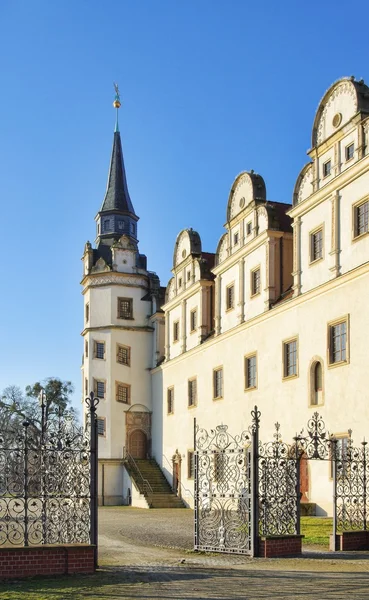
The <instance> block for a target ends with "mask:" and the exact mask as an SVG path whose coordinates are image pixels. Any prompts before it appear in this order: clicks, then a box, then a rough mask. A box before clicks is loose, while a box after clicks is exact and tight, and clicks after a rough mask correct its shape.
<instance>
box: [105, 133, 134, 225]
mask: <svg viewBox="0 0 369 600" xmlns="http://www.w3.org/2000/svg"><path fill="white" fill-rule="evenodd" d="M112 210H117V211H119V212H125V213H131V214H132V215H136V213H135V211H134V208H133V204H132V202H131V198H130V196H129V192H128V186H127V178H126V171H125V168H124V160H123V150H122V142H121V139H120V133H119V131H117V128H116V131H115V132H114V141H113V151H112V154H111V161H110V169H109V177H108V185H107V188H106V193H105V198H104V202H103V203H102V206H101V209H100V212H106V211H112Z"/></svg>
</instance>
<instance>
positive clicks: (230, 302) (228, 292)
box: [226, 283, 234, 310]
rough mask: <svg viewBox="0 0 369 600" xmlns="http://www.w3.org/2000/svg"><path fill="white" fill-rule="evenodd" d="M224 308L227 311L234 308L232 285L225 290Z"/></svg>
mask: <svg viewBox="0 0 369 600" xmlns="http://www.w3.org/2000/svg"><path fill="white" fill-rule="evenodd" d="M226 307H227V310H231V309H232V308H234V284H233V283H232V285H229V286H228V287H227V288H226Z"/></svg>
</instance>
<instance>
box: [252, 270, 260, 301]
mask: <svg viewBox="0 0 369 600" xmlns="http://www.w3.org/2000/svg"><path fill="white" fill-rule="evenodd" d="M258 271H259V279H258V281H259V283H258V289H257V290H256V291H255V280H254V273H257V272H258ZM259 294H261V265H257V267H254V268H253V269H251V271H250V298H255V296H258V295H259Z"/></svg>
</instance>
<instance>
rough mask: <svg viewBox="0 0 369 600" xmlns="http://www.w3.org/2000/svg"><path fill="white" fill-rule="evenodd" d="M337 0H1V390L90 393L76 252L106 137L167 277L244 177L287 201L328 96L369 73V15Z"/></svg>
mask: <svg viewBox="0 0 369 600" xmlns="http://www.w3.org/2000/svg"><path fill="white" fill-rule="evenodd" d="M349 8H350V5H348V4H347V2H343V1H341V0H335V1H333V0H327V1H326V2H320V1H318V0H312V1H310V2H309V3H306V2H298V1H296V0H294V1H292V0H285V1H283V0H282V1H281V2H279V3H278V2H275V1H273V0H265V1H262V0H261V1H259V2H250V1H247V0H222V1H220V0H186V2H183V1H182V2H181V1H179V0H136V1H135V2H132V1H128V0H120V1H118V2H115V3H107V2H102V1H97V0H73V1H72V0H63V1H62V2H50V1H48V0H39V1H36V0H23V1H20V0H0V74H1V94H0V114H1V121H0V123H1V135H0V202H1V210H2V214H1V223H2V228H1V234H2V240H1V241H2V253H1V260H0V271H1V282H2V285H1V294H0V330H1V333H2V343H1V345H0V390H2V389H3V388H4V387H5V386H7V385H10V384H16V385H19V386H21V387H24V386H25V385H27V384H28V383H32V382H34V381H37V380H40V379H43V378H45V377H48V376H58V377H61V378H63V379H70V380H72V381H73V383H74V384H75V387H76V393H75V402H76V404H77V405H78V403H79V400H80V394H81V385H80V384H81V374H80V363H81V355H82V339H81V338H80V331H81V330H82V326H83V311H82V297H81V294H80V285H79V282H80V279H81V272H82V264H81V262H80V257H81V255H82V251H83V246H84V243H85V241H86V240H87V239H89V240H91V241H93V240H94V237H95V223H94V216H95V214H96V212H97V211H98V209H99V206H100V204H101V202H102V199H103V196H104V191H105V186H106V178H107V173H108V166H109V160H110V151H111V144H112V138H113V128H114V110H113V108H112V100H113V97H114V91H113V86H112V82H113V81H118V82H119V85H120V89H121V95H122V102H123V103H122V108H121V110H120V129H121V133H122V140H123V150H124V154H125V163H126V170H127V177H128V185H129V190H130V195H131V198H132V201H133V204H134V207H135V210H136V213H137V214H138V215H139V216H140V221H139V229H138V232H139V239H140V250H141V252H144V253H145V254H147V256H148V266H149V269H150V270H153V271H156V272H157V273H158V274H159V276H160V278H161V281H162V285H166V283H167V281H168V279H169V277H170V268H171V263H172V254H173V246H174V242H175V239H176V236H177V234H178V232H179V231H180V230H181V229H183V228H186V227H193V228H194V229H197V230H198V231H199V233H200V235H201V237H202V241H203V249H204V250H205V251H208V252H214V251H215V249H216V245H217V242H218V239H219V237H220V236H221V234H222V232H223V224H224V222H225V211H226V203H227V198H228V194H229V190H230V188H231V185H232V183H233V180H234V178H235V177H236V175H237V174H238V173H239V172H240V171H242V170H249V169H254V170H255V171H257V172H259V173H260V174H261V175H262V176H263V177H264V179H265V181H266V186H267V194H268V198H269V199H270V200H275V201H280V202H290V201H291V197H292V191H293V186H294V183H295V180H296V178H297V175H298V173H299V171H300V169H301V167H302V166H303V165H304V164H305V162H306V160H307V158H306V154H305V153H306V150H307V149H308V148H309V146H310V140H311V127H312V122H313V118H314V114H315V110H316V108H317V106H318V103H319V100H320V99H321V97H322V96H323V94H324V92H325V91H326V89H327V88H328V87H329V86H330V85H331V83H333V81H335V80H336V79H338V78H340V77H342V76H347V75H355V76H356V77H357V78H361V77H363V78H364V79H365V80H366V82H368V81H369V62H368V56H369V52H368V50H369V38H368V36H367V35H366V34H365V27H364V24H365V23H368V17H369V5H368V4H367V3H362V4H361V6H360V9H359V14H358V12H357V11H356V9H354V8H353V10H354V12H353V14H352V15H350V14H349V12H348V10H349Z"/></svg>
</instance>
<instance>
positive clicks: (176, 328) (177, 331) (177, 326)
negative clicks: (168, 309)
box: [173, 321, 179, 342]
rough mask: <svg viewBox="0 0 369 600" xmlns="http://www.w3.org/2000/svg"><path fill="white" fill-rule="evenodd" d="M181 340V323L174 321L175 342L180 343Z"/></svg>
mask: <svg viewBox="0 0 369 600" xmlns="http://www.w3.org/2000/svg"><path fill="white" fill-rule="evenodd" d="M178 340H179V321H174V323H173V342H178Z"/></svg>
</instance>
